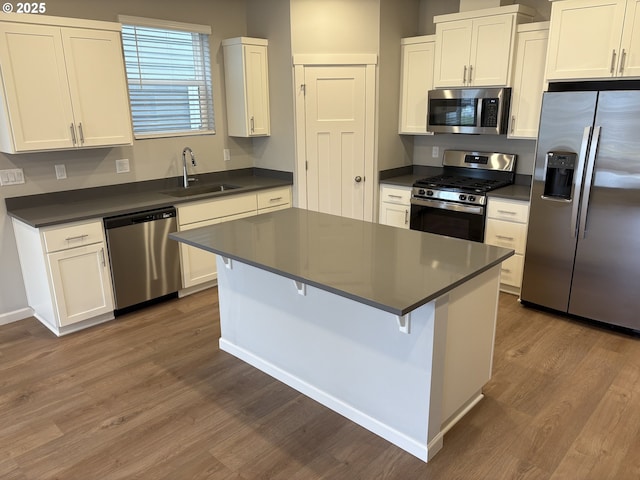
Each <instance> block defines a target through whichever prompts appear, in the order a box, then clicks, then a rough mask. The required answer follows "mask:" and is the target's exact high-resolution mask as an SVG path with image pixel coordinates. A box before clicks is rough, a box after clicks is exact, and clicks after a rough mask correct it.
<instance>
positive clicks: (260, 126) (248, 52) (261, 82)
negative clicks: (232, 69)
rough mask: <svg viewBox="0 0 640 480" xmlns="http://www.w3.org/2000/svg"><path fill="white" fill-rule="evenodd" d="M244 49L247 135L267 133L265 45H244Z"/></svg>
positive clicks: (267, 92) (268, 128)
mask: <svg viewBox="0 0 640 480" xmlns="http://www.w3.org/2000/svg"><path fill="white" fill-rule="evenodd" d="M244 50H245V52H244V57H245V63H246V82H247V87H246V88H247V111H248V115H249V119H248V120H249V136H259V135H269V134H270V122H269V78H268V74H267V72H268V70H267V47H262V46H258V45H246V46H245V47H244Z"/></svg>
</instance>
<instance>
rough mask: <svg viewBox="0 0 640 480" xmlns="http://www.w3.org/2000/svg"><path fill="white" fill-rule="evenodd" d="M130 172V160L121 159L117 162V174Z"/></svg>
mask: <svg viewBox="0 0 640 480" xmlns="http://www.w3.org/2000/svg"><path fill="white" fill-rule="evenodd" d="M128 171H129V159H128V158H121V159H120V160H116V173H127V172H128Z"/></svg>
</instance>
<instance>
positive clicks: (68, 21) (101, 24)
mask: <svg viewBox="0 0 640 480" xmlns="http://www.w3.org/2000/svg"><path fill="white" fill-rule="evenodd" d="M14 5H15V3H14ZM0 20H2V21H3V22H13V23H31V24H34V23H37V24H38V25H55V26H58V27H75V28H90V29H93V30H110V31H114V32H119V31H120V30H121V25H120V24H119V23H116V22H105V21H102V20H85V19H84V18H66V17H54V16H51V15H39V14H38V15H35V14H33V13H12V14H10V15H9V14H7V15H2V16H0Z"/></svg>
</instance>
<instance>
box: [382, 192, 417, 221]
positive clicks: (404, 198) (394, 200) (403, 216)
mask: <svg viewBox="0 0 640 480" xmlns="http://www.w3.org/2000/svg"><path fill="white" fill-rule="evenodd" d="M410 217H411V187H402V186H399V185H384V184H382V185H380V213H379V218H378V223H381V224H383V225H390V226H392V227H400V228H409V220H410Z"/></svg>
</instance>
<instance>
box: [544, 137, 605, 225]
mask: <svg viewBox="0 0 640 480" xmlns="http://www.w3.org/2000/svg"><path fill="white" fill-rule="evenodd" d="M598 129H599V127H598ZM590 136H591V127H584V133H583V134H582V142H581V143H580V154H579V155H578V165H577V168H576V171H575V174H576V175H575V178H576V182H575V183H574V184H573V192H572V195H571V198H572V200H571V201H572V202H573V205H572V206H571V226H570V228H571V238H575V236H576V232H577V228H578V208H579V206H580V192H581V190H582V177H583V175H582V174H583V172H584V166H585V163H586V158H587V149H588V147H589V137H590ZM544 173H545V177H546V175H547V169H546V165H545V169H544ZM545 180H546V178H545Z"/></svg>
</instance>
